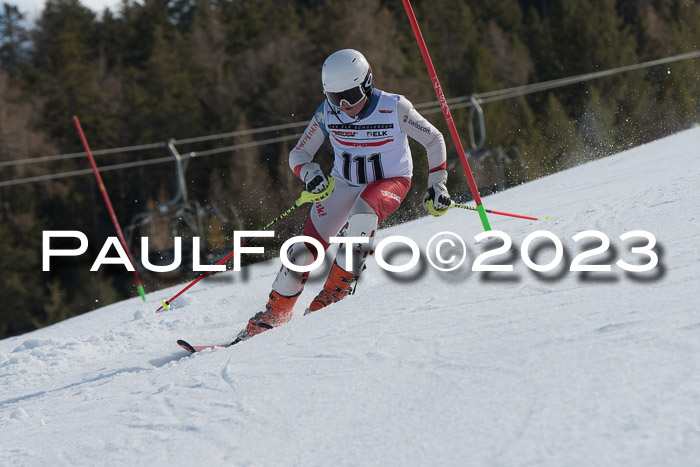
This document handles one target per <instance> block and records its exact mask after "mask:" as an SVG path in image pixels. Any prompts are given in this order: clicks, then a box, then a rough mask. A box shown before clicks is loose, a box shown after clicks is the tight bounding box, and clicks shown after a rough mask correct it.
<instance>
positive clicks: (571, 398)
mask: <svg viewBox="0 0 700 467" xmlns="http://www.w3.org/2000/svg"><path fill="white" fill-rule="evenodd" d="M699 147H700V128H694V129H691V130H688V131H685V132H682V133H679V134H676V135H674V136H671V137H668V138H665V139H663V140H659V141H656V142H653V143H650V144H647V145H644V146H642V147H638V148H634V149H632V150H629V151H626V152H624V153H621V154H618V155H615V156H612V157H609V158H606V159H602V160H598V161H595V162H593V163H589V164H586V165H583V166H580V167H577V168H574V169H570V170H567V171H565V172H561V173H558V174H555V175H553V176H550V177H546V178H543V179H539V180H537V181H534V182H532V183H529V184H527V185H524V186H520V187H518V188H514V189H511V190H508V191H506V192H502V193H499V194H496V195H493V196H490V197H488V198H485V199H484V203H485V205H486V207H487V208H491V209H496V210H502V211H508V212H514V213H522V214H528V215H534V216H542V217H543V216H544V215H549V216H551V217H552V218H551V219H550V220H547V221H539V222H533V221H525V220H521V219H514V218H508V217H501V216H495V215H491V216H490V221H491V224H492V227H493V228H494V229H498V230H501V231H504V232H507V233H508V234H509V235H510V236H511V237H512V239H513V242H514V246H513V248H512V249H511V252H510V253H507V254H505V255H503V256H500V257H498V258H494V259H493V260H492V261H490V263H510V264H513V265H514V271H513V272H505V273H484V272H472V271H471V265H472V264H473V262H474V258H475V256H476V255H478V254H480V253H482V252H483V251H486V248H487V247H488V248H494V247H495V246H498V245H499V244H500V243H499V242H487V243H486V244H483V243H479V244H477V242H475V241H474V239H473V236H474V235H476V234H478V233H479V232H481V231H482V227H481V223H480V221H479V218H478V216H477V215H476V214H475V213H473V212H468V211H463V210H458V209H453V210H451V211H450V212H449V213H448V214H447V215H445V216H443V217H441V218H436V219H433V218H424V219H420V220H417V221H414V222H410V223H407V224H404V225H400V226H397V227H395V228H391V229H386V230H382V231H380V232H379V235H378V238H379V239H380V240H381V239H382V238H385V237H387V236H389V235H405V236H408V237H410V238H412V239H413V240H415V241H416V242H417V243H418V245H420V247H421V249H422V250H425V246H426V244H427V242H428V240H429V238H430V237H432V236H433V235H434V234H437V233H438V232H441V231H451V232H454V233H457V234H459V235H460V236H461V237H462V238H463V239H464V241H465V242H466V245H467V249H468V251H469V254H468V255H467V261H466V262H465V263H464V265H463V266H462V267H461V268H459V269H458V270H456V271H453V272H438V271H436V270H434V269H433V268H432V267H431V266H429V265H428V264H427V263H426V262H425V261H422V262H421V263H420V266H419V267H417V268H416V270H414V271H412V272H409V273H401V274H389V273H387V272H385V271H383V270H382V269H381V268H380V267H379V266H378V264H377V263H376V261H375V260H374V259H371V260H370V261H369V262H368V266H369V267H368V269H367V271H365V275H364V276H363V277H362V279H361V281H360V284H359V286H358V293H357V294H356V295H354V296H352V297H350V298H348V299H347V300H345V301H343V302H341V303H338V304H336V305H334V306H333V307H332V308H331V309H326V310H325V311H322V312H319V313H316V314H314V315H311V316H307V317H304V318H298V319H294V320H293V321H292V322H290V323H288V324H287V325H285V326H283V327H280V328H278V329H275V330H273V331H270V332H267V333H264V334H262V335H260V336H257V337H255V338H254V339H252V340H250V341H248V342H245V343H244V344H242V345H239V346H236V347H233V348H229V349H217V350H212V351H205V352H202V353H200V354H197V355H194V356H189V355H188V354H186V352H185V351H184V350H181V349H180V348H179V347H178V346H177V345H175V340H176V339H178V338H186V339H188V340H190V341H191V342H192V343H194V344H208V343H218V342H228V341H230V339H231V338H232V336H233V335H234V334H235V333H236V332H237V331H238V330H239V329H240V328H241V327H242V326H244V325H245V322H246V321H247V319H248V318H249V317H250V315H251V314H252V313H253V312H255V311H258V310H259V309H261V307H262V305H263V304H264V302H265V300H266V297H267V293H268V292H269V287H270V284H271V283H272V280H273V278H274V275H275V273H276V271H277V269H278V267H279V265H278V263H277V262H276V261H272V262H267V263H263V264H259V265H256V266H253V267H251V268H249V269H248V270H247V272H245V273H233V272H228V273H225V274H221V275H218V276H214V277H212V278H211V279H210V280H206V281H204V282H203V283H201V284H198V285H197V286H196V287H194V288H193V289H191V291H190V292H189V293H187V294H186V295H184V296H183V297H181V298H180V299H178V300H177V301H176V302H175V303H174V308H173V309H172V310H170V311H167V312H161V313H155V311H154V310H155V309H156V308H157V307H158V304H159V302H160V300H161V299H163V298H169V297H170V296H172V295H173V294H174V293H175V292H176V291H177V290H179V288H180V287H176V288H172V289H169V290H162V291H158V292H150V293H149V294H148V299H149V302H148V303H146V304H144V303H143V302H141V301H140V300H139V299H132V300H127V301H125V302H122V303H117V304H114V305H110V306H107V307H104V308H102V309H99V310H96V311H94V312H91V313H88V314H86V315H83V316H80V317H77V318H74V319H71V320H68V321H65V322H62V323H60V324H57V325H54V326H51V327H49V328H46V329H42V330H39V331H35V332H32V333H30V334H26V335H23V336H18V337H13V338H9V339H5V340H2V341H0V388H1V391H0V429H1V430H2V437H0V464H1V465H47V464H49V463H55V464H58V465H73V464H78V465H103V464H109V465H125V464H128V465H173V464H187V465H305V466H306V465H397V466H399V465H489V466H491V465H553V466H561V465H637V466H639V465H662V464H663V465H678V466H687V465H700V464H699V461H698V459H700V312H699V311H698V304H699V301H698V292H697V290H698V287H700V249H699V248H698V240H697V237H696V235H697V233H698V230H699V229H698V227H699V224H700V221H699V217H698V216H699V210H698V206H697V204H698V200H699V199H700V196H699V195H700V183H699V181H700V158H699V157H698V156H699V155H700V153H699V152H698V148H699ZM542 229H544V230H548V231H551V232H552V233H554V234H556V235H557V236H558V237H559V238H560V239H561V240H562V242H563V244H564V250H565V254H564V261H563V262H562V264H561V266H560V267H558V268H556V269H555V270H553V271H551V272H548V273H540V274H536V273H535V272H533V271H532V270H530V269H529V268H528V267H527V266H526V265H525V263H524V262H523V260H522V259H521V257H520V244H521V243H522V242H523V240H524V239H525V237H526V236H527V235H528V234H530V233H531V232H534V231H536V230H542ZM639 229H641V230H646V231H649V232H651V233H652V234H654V235H655V236H656V238H657V240H658V245H657V246H656V247H655V248H654V251H655V252H656V253H658V256H659V265H658V266H657V267H656V268H655V269H654V270H652V271H650V272H647V273H625V272H624V271H622V270H621V269H620V268H619V267H617V266H615V265H614V263H615V262H616V261H617V260H618V259H624V260H625V261H627V262H629V263H638V264H642V263H645V262H647V260H646V258H645V257H644V256H643V255H635V254H632V253H631V251H630V248H631V246H632V245H633V244H635V242H634V241H626V242H622V241H621V240H620V239H619V238H618V237H619V235H621V234H624V233H625V232H629V231H633V230H639ZM586 230H598V231H601V232H603V233H605V234H606V235H607V236H608V237H609V238H610V239H611V242H612V245H611V248H610V250H609V251H608V252H607V253H604V254H602V255H600V256H597V257H596V258H594V261H595V262H596V263H605V264H612V265H613V266H612V271H611V272H609V273H605V272H595V273H580V272H570V271H568V265H570V264H571V261H572V260H573V257H574V256H576V255H578V254H579V253H580V252H581V251H583V249H584V248H583V247H584V246H586V247H587V248H593V247H595V246H598V245H599V244H600V242H595V241H592V240H590V239H589V240H588V241H582V242H578V243H577V242H574V241H573V240H572V238H571V237H572V236H573V235H575V234H577V233H579V232H583V231H586ZM643 243H644V242H638V243H637V244H636V245H637V246H639V245H641V244H643ZM546 244H547V242H541V243H539V244H533V246H532V247H531V248H530V250H529V251H530V252H531V253H532V255H531V256H532V257H533V258H534V259H536V261H537V262H538V263H540V264H545V263H547V262H549V261H550V260H551V259H552V258H553V256H554V250H553V249H552V248H550V247H547V246H541V245H546ZM582 244H583V245H582ZM537 245H540V246H539V247H538V246H537ZM443 256H449V255H448V254H443ZM407 258H408V256H407V255H406V254H404V253H403V252H399V253H396V254H394V255H393V259H392V261H393V262H394V263H396V264H400V263H402V262H405V261H406V260H407ZM590 262H591V261H587V263H590ZM321 276H322V274H321V273H320V272H317V274H316V277H317V278H316V279H315V280H312V281H310V282H309V284H307V288H306V291H305V292H304V294H303V295H302V297H301V300H300V302H299V304H298V306H297V308H298V309H299V310H298V311H301V309H303V308H304V307H305V306H306V305H307V304H308V302H309V301H310V300H311V298H312V297H313V296H314V295H315V293H316V292H317V291H318V289H319V288H320V286H321V284H322V279H323V277H321Z"/></svg>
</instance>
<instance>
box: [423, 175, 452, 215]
mask: <svg viewBox="0 0 700 467" xmlns="http://www.w3.org/2000/svg"><path fill="white" fill-rule="evenodd" d="M445 182H447V171H446V170H438V171H435V172H432V173H431V174H430V175H428V186H430V188H428V191H427V192H426V193H425V196H424V197H423V208H424V209H425V210H426V211H428V212H429V213H430V214H431V215H433V216H434V217H438V216H442V215H443V214H445V213H446V212H447V210H448V209H450V207H451V206H452V199H451V198H450V193H449V192H448V191H447V186H446V185H445Z"/></svg>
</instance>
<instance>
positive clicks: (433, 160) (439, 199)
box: [397, 97, 452, 216]
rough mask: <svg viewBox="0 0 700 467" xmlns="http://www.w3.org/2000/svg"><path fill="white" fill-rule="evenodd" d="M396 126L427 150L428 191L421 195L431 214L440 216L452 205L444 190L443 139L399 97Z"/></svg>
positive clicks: (435, 129)
mask: <svg viewBox="0 0 700 467" xmlns="http://www.w3.org/2000/svg"><path fill="white" fill-rule="evenodd" d="M397 110H398V112H399V116H402V115H403V116H404V117H403V118H400V119H399V128H400V129H401V131H402V132H403V133H406V134H407V135H408V136H410V137H411V138H413V139H415V140H416V141H418V142H419V143H420V144H422V145H423V147H425V150H426V152H427V153H428V171H429V173H428V191H427V192H426V193H425V196H424V197H423V206H424V207H425V209H426V210H427V211H428V212H430V214H432V215H433V216H441V215H443V214H445V213H446V212H447V210H448V209H449V208H450V206H451V204H452V199H451V198H450V193H449V192H448V191H447V186H446V185H445V183H446V182H447V169H446V167H447V149H446V148H445V139H444V138H443V137H442V133H440V132H439V131H438V130H437V128H435V127H434V126H433V125H432V124H431V123H430V122H429V121H428V120H426V119H425V118H424V117H423V116H422V115H421V114H419V113H418V111H417V110H416V109H414V108H413V104H411V102H410V101H409V100H408V99H406V98H404V97H401V98H400V99H399V102H398V104H397Z"/></svg>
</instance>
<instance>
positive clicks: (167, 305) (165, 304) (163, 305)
mask: <svg viewBox="0 0 700 467" xmlns="http://www.w3.org/2000/svg"><path fill="white" fill-rule="evenodd" d="M248 245H249V243H248V242H244V243H243V244H241V247H244V246H248ZM231 258H233V251H232V252H231V253H229V254H228V255H226V257H225V258H222V259H220V260H219V262H218V263H216V264H215V266H218V265H220V264H224V263H225V262H226V261H228V260H229V259H231ZM212 272H213V271H205V272H203V273H202V274H200V275H199V277H197V278H196V279H195V280H193V281H192V282H190V283H189V284H187V286H186V287H185V288H184V289H182V290H181V291H179V292H178V293H176V294H175V295H173V296H172V298H171V299H170V300H163V301H162V302H161V304H160V307H158V309H157V310H156V313H158V312H159V311H160V310H162V309H164V308H165V309H170V303H171V302H172V301H173V300H175V299H176V298H177V297H179V296H180V295H182V294H183V293H185V292H187V291H188V290H189V289H190V287H192V286H193V285H195V284H196V283H197V282H199V281H201V280H202V279H204V278H205V277H207V276H208V275H209V274H211V273H212Z"/></svg>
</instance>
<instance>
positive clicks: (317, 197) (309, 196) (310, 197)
mask: <svg viewBox="0 0 700 467" xmlns="http://www.w3.org/2000/svg"><path fill="white" fill-rule="evenodd" d="M328 181H329V182H330V185H329V186H328V189H327V190H326V192H324V193H322V194H313V193H309V192H308V191H304V192H302V194H301V196H300V197H299V199H297V200H296V201H295V202H294V204H292V205H291V206H290V207H289V208H288V209H287V210H286V211H284V212H283V213H282V214H280V215H279V216H277V217H275V218H274V219H272V220H271V221H270V222H268V223H267V225H266V226H265V227H263V228H262V230H267V229H269V228H270V227H272V226H273V225H275V224H276V223H277V222H279V221H280V220H282V219H284V218H285V217H287V216H288V215H289V214H290V213H291V212H292V211H294V210H295V209H296V208H298V207H299V206H301V205H302V204H306V203H316V202H318V201H323V200H324V199H326V198H327V197H328V196H330V194H331V193H333V189H334V188H335V180H333V177H328ZM253 240H254V239H253ZM253 240H250V241H245V242H243V243H242V244H241V247H245V246H248V245H250V244H251V243H252V242H253ZM233 254H234V251H232V252H231V253H229V254H228V255H226V257H225V258H222V259H220V260H219V262H217V263H216V264H215V266H218V265H220V264H224V263H225V262H226V261H228V260H230V259H231V258H233ZM212 272H213V271H205V272H204V273H202V274H200V275H199V277H197V278H196V279H195V280H193V281H192V282H190V283H189V284H187V286H185V288H184V289H182V290H180V291H179V292H178V293H176V294H175V295H173V297H172V298H171V299H170V300H163V301H162V302H161V305H160V308H158V309H157V310H156V313H157V312H159V311H161V310H162V309H166V310H169V309H170V304H171V303H172V301H173V300H175V299H176V298H177V297H179V296H180V295H182V294H183V293H185V292H187V291H188V290H189V289H190V288H191V287H192V286H194V285H195V284H196V283H197V282H199V281H201V280H202V279H204V278H205V277H207V276H208V275H209V274H211V273H212Z"/></svg>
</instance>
